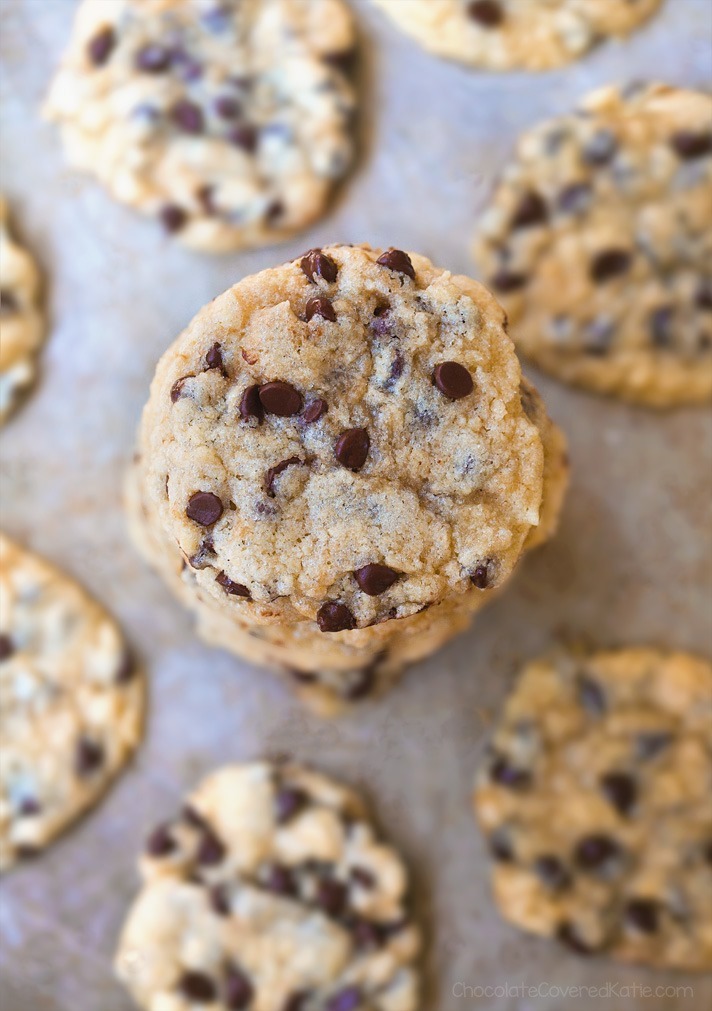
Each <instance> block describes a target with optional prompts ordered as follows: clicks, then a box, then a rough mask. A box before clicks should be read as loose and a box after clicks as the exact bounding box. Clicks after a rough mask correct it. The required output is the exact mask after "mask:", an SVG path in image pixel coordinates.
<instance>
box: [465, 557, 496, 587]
mask: <svg viewBox="0 0 712 1011" xmlns="http://www.w3.org/2000/svg"><path fill="white" fill-rule="evenodd" d="M491 566H492V559H491V558H485V560H484V561H482V562H479V563H478V564H477V565H476V566H475V568H474V569H473V571H472V573H471V575H470V582H471V583H472V585H473V586H476V587H477V589H478V590H486V589H487V587H488V586H489V585H490V578H491V577H490V568H491Z"/></svg>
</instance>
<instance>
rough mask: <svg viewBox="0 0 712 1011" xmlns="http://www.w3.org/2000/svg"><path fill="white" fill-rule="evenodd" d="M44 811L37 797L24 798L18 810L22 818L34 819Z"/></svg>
mask: <svg viewBox="0 0 712 1011" xmlns="http://www.w3.org/2000/svg"><path fill="white" fill-rule="evenodd" d="M41 810H42V805H41V804H40V802H39V801H38V800H37V798H36V797H23V799H22V801H21V802H20V805H19V807H18V809H17V813H18V815H19V816H20V818H34V817H35V815H38V814H39V813H40V811H41Z"/></svg>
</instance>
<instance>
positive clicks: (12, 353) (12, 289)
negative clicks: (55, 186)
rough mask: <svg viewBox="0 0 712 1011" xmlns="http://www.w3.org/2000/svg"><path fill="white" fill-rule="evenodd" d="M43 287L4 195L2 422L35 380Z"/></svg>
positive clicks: (0, 240) (0, 217) (0, 215)
mask: <svg viewBox="0 0 712 1011" xmlns="http://www.w3.org/2000/svg"><path fill="white" fill-rule="evenodd" d="M39 289H40V279H39V272H38V270H37V266H36V264H35V262H34V260H33V259H32V257H31V256H30V254H29V253H28V252H27V251H26V250H25V249H23V248H22V247H21V246H20V245H18V243H17V241H16V240H15V239H14V238H13V236H12V235H11V233H10V230H9V224H8V212H7V203H6V201H5V200H4V199H3V198H2V197H0V424H2V423H3V422H5V421H6V420H7V418H8V417H9V416H10V414H11V413H12V411H13V410H14V409H15V407H16V406H17V403H18V401H19V400H20V398H21V397H22V395H23V393H24V392H25V390H26V389H27V387H29V386H30V385H31V384H32V383H33V382H34V378H35V373H36V371H37V366H36V363H35V356H36V354H37V351H38V349H39V346H40V344H41V343H42V340H43V338H44V331H45V326H44V320H43V317H42V312H41V310H40V307H39V294H40V292H39Z"/></svg>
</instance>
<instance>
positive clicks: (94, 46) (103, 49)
mask: <svg viewBox="0 0 712 1011" xmlns="http://www.w3.org/2000/svg"><path fill="white" fill-rule="evenodd" d="M115 45H116V32H115V31H114V29H113V28H112V27H111V25H107V26H106V27H105V28H102V29H101V30H100V31H98V32H97V33H96V35H94V36H93V37H92V38H91V39H90V40H89V43H88V45H87V56H88V57H89V59H90V60H91V62H92V63H93V64H94V66H95V67H102V66H103V65H104V64H105V63H106V61H107V60H108V59H109V57H110V56H111V54H112V52H113V50H114V46H115Z"/></svg>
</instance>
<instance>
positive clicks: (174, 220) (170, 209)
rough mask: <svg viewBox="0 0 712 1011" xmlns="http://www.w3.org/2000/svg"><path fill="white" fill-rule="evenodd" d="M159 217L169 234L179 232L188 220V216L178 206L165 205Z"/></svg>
mask: <svg viewBox="0 0 712 1011" xmlns="http://www.w3.org/2000/svg"><path fill="white" fill-rule="evenodd" d="M159 217H160V219H161V221H162V223H163V227H164V228H165V230H166V231H167V232H169V233H171V232H179V231H180V230H181V228H183V226H184V225H185V223H186V221H187V220H188V215H187V214H186V212H185V211H184V210H183V208H182V207H179V206H178V204H165V205H164V206H163V207H162V208H161V210H160V212H159Z"/></svg>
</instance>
